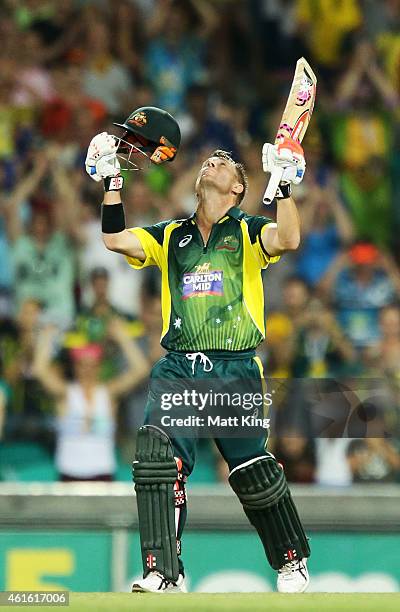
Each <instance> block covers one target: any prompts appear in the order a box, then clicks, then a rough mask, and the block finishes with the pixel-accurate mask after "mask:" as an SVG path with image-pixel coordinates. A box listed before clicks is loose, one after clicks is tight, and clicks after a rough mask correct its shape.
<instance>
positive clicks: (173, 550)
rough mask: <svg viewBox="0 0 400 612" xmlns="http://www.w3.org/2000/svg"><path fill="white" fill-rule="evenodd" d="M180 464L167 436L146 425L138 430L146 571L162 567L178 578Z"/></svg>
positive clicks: (170, 576)
mask: <svg viewBox="0 0 400 612" xmlns="http://www.w3.org/2000/svg"><path fill="white" fill-rule="evenodd" d="M177 478H178V468H177V465H176V461H175V458H174V453H173V449H172V445H171V442H170V440H169V438H168V436H167V435H166V434H165V433H164V432H163V431H162V430H161V429H158V428H157V427H153V426H151V425H145V426H143V427H141V428H140V429H139V431H138V436H137V447H136V457H135V461H134V463H133V479H134V482H135V490H136V500H137V507H138V515H139V532H140V542H141V549H142V561H143V575H144V576H147V574H148V573H149V572H150V571H153V570H155V571H159V572H161V573H162V574H163V575H164V576H165V577H166V578H168V579H169V580H172V581H176V580H177V579H178V576H179V564H178V554H177V540H176V527H175V491H174V486H175V483H176V481H177Z"/></svg>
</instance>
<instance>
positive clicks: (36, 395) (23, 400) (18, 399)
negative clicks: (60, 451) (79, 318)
mask: <svg viewBox="0 0 400 612" xmlns="http://www.w3.org/2000/svg"><path fill="white" fill-rule="evenodd" d="M42 314H43V309H42V306H41V304H40V303H39V302H37V301H36V300H34V299H28V300H26V301H24V302H23V303H22V304H21V306H20V308H19V311H18V314H17V317H16V319H15V321H12V320H11V321H8V322H7V321H4V322H3V325H2V329H1V331H0V355H1V359H2V363H3V372H4V380H5V381H6V382H7V385H8V388H9V391H10V394H9V407H10V411H9V414H8V435H9V438H10V439H15V440H16V439H18V440H29V441H36V442H39V443H41V444H43V445H45V446H50V445H51V433H50V424H49V422H48V415H49V412H48V409H49V402H48V397H47V396H46V394H44V393H43V390H42V388H41V387H40V385H39V383H38V381H37V379H36V377H35V375H34V373H33V354H34V347H35V344H36V339H37V335H38V333H39V329H40V324H41V317H42Z"/></svg>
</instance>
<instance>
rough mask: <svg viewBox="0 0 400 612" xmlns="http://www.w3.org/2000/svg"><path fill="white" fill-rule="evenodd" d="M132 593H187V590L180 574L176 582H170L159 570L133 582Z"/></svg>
mask: <svg viewBox="0 0 400 612" xmlns="http://www.w3.org/2000/svg"><path fill="white" fill-rule="evenodd" d="M132 593H187V590H186V585H185V578H184V576H182V574H179V577H178V580H177V581H176V582H172V581H171V580H168V579H167V578H165V577H164V576H163V575H162V574H160V573H159V572H150V574H147V576H146V578H142V579H141V580H137V581H136V582H134V583H133V585H132Z"/></svg>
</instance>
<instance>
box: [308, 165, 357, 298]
mask: <svg viewBox="0 0 400 612" xmlns="http://www.w3.org/2000/svg"><path fill="white" fill-rule="evenodd" d="M301 220H302V237H303V248H302V249H301V251H300V253H299V255H298V257H297V261H296V267H297V273H298V274H299V276H301V277H302V278H303V279H304V280H305V281H306V282H307V283H308V284H309V285H310V286H311V287H314V286H315V285H316V284H317V283H318V282H319V280H320V279H321V278H322V276H323V275H324V274H325V272H326V271H327V269H328V268H329V266H330V265H331V263H332V261H333V260H334V259H335V257H336V256H337V255H338V253H339V251H340V249H341V247H343V246H346V245H348V244H349V243H351V242H352V241H353V239H354V238H355V236H354V229H353V225H352V222H351V219H350V217H349V215H348V213H347V211H346V209H345V208H344V206H343V204H342V203H341V201H340V199H339V197H338V191H337V187H336V184H335V182H334V180H333V178H332V177H330V179H329V182H328V184H327V185H324V186H320V185H318V184H317V183H313V184H311V185H310V188H309V189H308V190H307V192H306V197H305V198H304V202H303V204H302V206H301Z"/></svg>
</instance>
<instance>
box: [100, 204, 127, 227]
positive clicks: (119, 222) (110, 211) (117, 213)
mask: <svg viewBox="0 0 400 612" xmlns="http://www.w3.org/2000/svg"><path fill="white" fill-rule="evenodd" d="M125 227H126V226H125V213H124V206H123V204H122V202H120V203H119V204H102V205H101V231H102V232H103V234H118V233H119V232H123V231H124V229H125Z"/></svg>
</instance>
